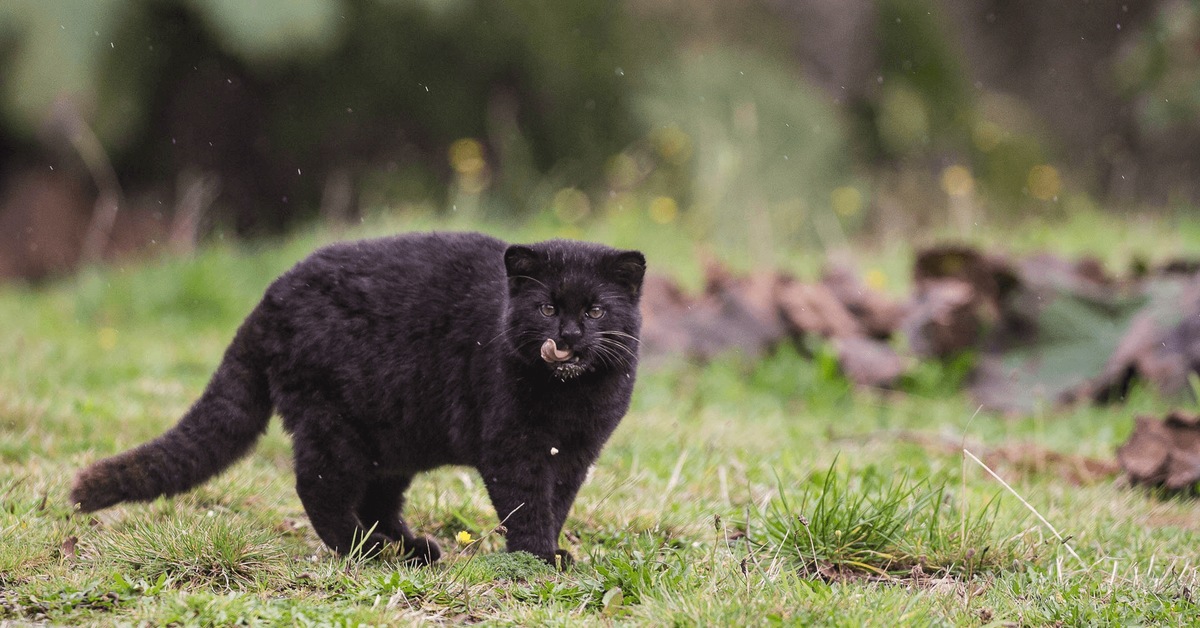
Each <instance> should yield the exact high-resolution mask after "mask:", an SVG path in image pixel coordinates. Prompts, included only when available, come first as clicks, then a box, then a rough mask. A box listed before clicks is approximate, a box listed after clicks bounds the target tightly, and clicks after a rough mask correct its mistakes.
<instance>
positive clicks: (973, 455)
mask: <svg viewBox="0 0 1200 628" xmlns="http://www.w3.org/2000/svg"><path fill="white" fill-rule="evenodd" d="M963 453H964V454H966V455H967V456H970V458H971V460H974V461H975V463H976V464H978V465H979V466H981V467H983V470H984V471H987V472H988V475H991V476H992V477H994V478H996V481H997V482H999V483H1000V484H1001V485H1003V486H1004V488H1006V489H1008V492H1010V493H1012V494H1013V496H1014V497H1016V498H1017V499H1018V500H1020V502H1021V503H1022V504H1024V505H1025V507H1026V508H1028V509H1029V512H1032V513H1033V514H1034V516H1035V517H1037V518H1038V520H1039V521H1041V522H1042V524H1043V525H1045V526H1046V527H1047V528H1049V529H1050V531H1051V532H1053V533H1054V536H1055V537H1056V538H1058V540H1059V542H1061V543H1062V545H1063V547H1065V548H1067V551H1068V552H1070V553H1071V555H1072V556H1074V557H1075V560H1078V561H1079V564H1080V565H1083V568H1084V569H1085V570H1089V571H1090V570H1091V567H1089V566H1088V564H1087V563H1085V562H1083V558H1081V557H1080V556H1079V554H1077V553H1075V549H1074V548H1072V547H1071V544H1070V543H1068V542H1067V539H1064V538H1063V536H1062V535H1061V534H1059V533H1058V530H1057V529H1056V528H1055V527H1054V526H1053V525H1051V523H1050V522H1049V521H1047V520H1046V518H1045V517H1043V516H1042V513H1040V512H1038V511H1037V509H1036V508H1034V507H1033V505H1032V504H1030V503H1029V502H1027V501H1025V498H1024V497H1021V494H1020V493H1018V492H1017V491H1016V490H1015V489H1014V488H1013V487H1012V486H1010V485H1009V483H1008V482H1005V481H1004V478H1002V477H1000V476H999V475H996V472H995V471H992V468H991V467H989V466H987V464H985V463H984V462H983V461H982V460H980V459H979V458H977V457H975V454H973V453H971V451H970V450H969V449H966V448H965V447H964V448H963Z"/></svg>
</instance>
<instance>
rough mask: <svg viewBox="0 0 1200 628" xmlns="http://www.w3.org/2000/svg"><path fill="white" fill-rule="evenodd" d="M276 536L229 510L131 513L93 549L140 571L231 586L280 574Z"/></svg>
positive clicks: (281, 562) (280, 553) (244, 585)
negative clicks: (154, 515) (153, 515)
mask: <svg viewBox="0 0 1200 628" xmlns="http://www.w3.org/2000/svg"><path fill="white" fill-rule="evenodd" d="M276 540H277V535H276V534H275V533H274V532H273V531H272V530H269V529H264V528H263V527H262V526H261V525H257V524H255V523H253V522H247V521H243V520H241V519H239V518H236V517H231V516H229V515H228V514H222V516H220V517H215V516H212V517H205V516H199V517H195V516H193V517H169V518H166V519H165V520H157V521H156V520H153V519H146V518H140V517H131V518H130V520H129V521H128V522H127V523H125V524H124V525H123V526H122V527H121V528H120V529H119V530H117V531H115V532H114V533H113V534H111V535H107V536H106V537H103V540H102V541H101V542H100V544H99V545H98V546H97V548H96V551H97V553H98V554H99V556H100V557H102V558H104V559H106V560H110V561H113V562H116V563H118V564H120V565H122V566H124V567H125V568H127V569H129V570H130V571H131V572H132V573H135V574H138V575H142V576H146V577H151V578H154V577H160V576H163V575H166V576H168V577H170V578H171V579H172V580H173V581H174V582H175V583H177V584H179V585H191V586H198V587H213V588H217V589H224V590H234V589H245V588H252V587H253V586H254V585H256V584H257V583H258V582H260V581H262V580H263V579H265V578H269V577H271V576H277V575H279V574H280V573H282V572H283V565H284V561H285V560H286V556H285V554H284V552H283V551H282V550H281V549H280V548H279V547H278V546H277V545H275V541H276Z"/></svg>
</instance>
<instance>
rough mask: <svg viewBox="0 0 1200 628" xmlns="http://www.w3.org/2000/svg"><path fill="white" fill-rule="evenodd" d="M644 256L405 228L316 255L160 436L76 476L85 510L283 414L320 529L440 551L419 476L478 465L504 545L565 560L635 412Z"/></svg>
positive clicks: (271, 298) (273, 290) (196, 478)
mask: <svg viewBox="0 0 1200 628" xmlns="http://www.w3.org/2000/svg"><path fill="white" fill-rule="evenodd" d="M645 263H646V262H645V258H644V257H643V256H642V254H641V253H639V252H636V251H618V250H614V249H611V248H608V247H605V246H601V245H598V244H589V243H584V242H573V241H565V240H552V241H548V242H542V243H538V244H533V245H529V246H519V245H513V246H509V245H506V244H505V243H504V242H501V241H500V240H497V239H495V238H491V237H488V236H485V235H481V234H474V233H431V234H410V235H403V236H398V237H392V238H384V239H378V240H366V241H361V242H350V243H342V244H336V245H333V246H330V247H327V248H325V249H322V250H320V251H317V252H316V253H314V254H313V255H312V256H310V257H309V258H308V259H306V260H304V261H302V262H300V263H299V264H298V265H296V266H295V267H294V268H292V269H291V270H290V271H288V272H287V273H285V274H284V275H283V276H281V277H280V278H279V279H277V280H276V281H275V283H274V284H272V285H271V287H270V288H268V289H267V292H266V295H265V296H264V297H263V300H262V301H261V302H260V303H259V305H258V307H256V308H255V309H254V311H253V312H251V313H250V315H249V317H247V318H246V320H245V322H243V323H242V326H241V328H239V329H238V331H237V335H236V336H235V337H234V339H233V342H232V343H231V344H230V346H229V348H228V349H227V350H226V351H225V357H224V359H223V360H222V362H221V364H220V366H219V367H218V368H217V371H216V373H215V374H214V375H213V377H212V380H211V381H210V382H209V384H208V387H207V388H206V389H205V391H204V394H203V395H202V396H201V397H200V399H199V400H198V401H197V402H196V403H195V405H193V406H192V408H191V409H190V410H189V411H188V412H187V413H186V414H185V415H184V416H183V418H182V419H180V421H179V423H178V424H177V425H176V426H175V427H174V428H172V429H171V430H169V431H168V432H167V433H165V434H163V435H162V436H160V437H158V438H157V439H155V440H153V441H150V442H148V443H145V444H143V445H141V446H139V447H136V448H134V449H132V450H130V451H127V452H125V453H122V454H120V455H117V456H114V457H112V458H108V459H105V460H101V461H99V462H97V463H95V464H93V465H92V466H90V467H88V468H86V469H83V470H82V471H80V473H79V474H78V476H77V477H76V479H75V484H74V487H73V488H72V490H71V500H72V502H73V503H76V504H78V505H79V507H80V508H81V509H82V510H83V511H93V510H98V509H101V508H106V507H108V506H112V505H114V504H117V503H119V502H123V501H143V500H151V499H154V498H156V497H158V496H161V495H173V494H175V493H179V492H181V491H185V490H188V489H190V488H192V487H194V486H196V485H197V484H200V483H201V482H203V481H205V480H207V479H208V478H210V477H212V476H213V475H215V474H217V473H219V472H220V471H221V470H223V469H225V468H226V467H228V466H229V465H231V464H232V463H233V462H235V461H236V460H238V459H239V458H241V457H242V456H243V455H245V454H246V453H247V452H248V451H249V450H250V448H251V447H252V446H253V444H254V442H255V440H257V438H258V437H259V436H260V435H261V434H262V433H263V431H264V430H265V429H266V426H267V422H268V420H269V418H270V416H271V411H272V409H275V410H277V411H278V412H279V414H280V415H281V416H282V417H283V425H284V428H285V429H286V430H287V431H288V432H290V433H291V435H292V443H293V449H294V454H295V471H296V492H297V493H299V495H300V501H301V502H303V504H304V509H305V511H306V512H307V513H308V516H309V519H310V520H311V521H312V525H313V528H314V529H315V530H316V532H317V534H318V535H320V537H321V540H322V541H324V542H325V544H326V545H328V546H329V547H330V548H332V549H333V550H335V551H337V552H339V553H342V554H345V553H347V552H350V551H352V550H353V549H354V546H355V544H356V543H358V542H361V541H362V540H363V538H364V535H366V534H367V531H368V530H371V529H372V528H373V529H374V531H373V532H372V533H371V534H370V535H369V536H366V537H365V539H366V542H365V543H364V544H363V547H364V548H365V549H366V551H367V552H374V551H377V550H378V549H379V548H381V547H382V545H383V544H384V543H387V542H395V541H399V542H402V543H403V548H404V551H406V552H408V553H409V556H410V559H411V560H414V561H418V562H424V563H428V562H432V561H435V560H437V559H438V557H439V556H440V555H441V551H440V550H439V549H438V546H437V544H436V543H434V542H433V541H432V540H429V539H426V538H417V537H416V536H414V535H413V533H412V531H411V530H409V528H408V526H407V525H405V523H404V519H403V518H401V516H400V511H401V508H402V506H403V504H404V491H405V489H407V488H408V485H409V482H410V481H411V480H412V478H413V475H414V474H416V473H417V472H420V471H424V470H427V469H432V468H434V467H439V466H441V465H447V464H460V465H469V466H472V467H474V468H476V469H478V470H479V473H480V474H481V475H482V477H483V480H484V482H485V484H486V485H487V489H488V493H489V495H490V496H491V499H492V504H493V505H494V506H495V508H496V513H497V515H498V516H499V518H500V519H502V520H504V525H505V527H506V528H507V545H508V550H509V551H518V550H524V551H527V552H530V553H532V554H535V555H536V556H538V557H540V558H542V559H543V560H546V561H547V562H550V563H552V564H553V563H554V562H555V559H556V556H558V557H560V558H561V559H565V560H569V559H570V556H569V554H567V553H566V552H565V551H563V550H560V549H559V548H558V535H559V532H560V531H561V530H562V526H563V521H564V520H565V519H566V516H567V511H568V510H569V509H570V507H571V504H572V502H574V500H575V494H576V492H577V491H578V490H579V486H580V484H581V483H582V482H583V480H584V477H585V475H586V474H587V471H588V467H589V466H590V465H591V464H592V462H593V461H595V459H596V457H597V455H599V453H600V449H601V447H603V445H604V443H605V441H606V440H608V437H609V435H610V434H611V433H612V431H613V429H614V428H616V426H617V423H618V422H619V421H620V420H621V417H622V416H624V414H625V412H626V410H627V409H628V407H629V397H630V394H631V392H632V390H633V383H634V377H635V375H636V368H637V355H638V339H637V338H638V332H639V329H640V326H641V317H640V314H639V312H638V299H639V296H640V295H639V293H640V290H641V284H642V277H643V274H644V273H645Z"/></svg>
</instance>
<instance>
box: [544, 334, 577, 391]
mask: <svg viewBox="0 0 1200 628" xmlns="http://www.w3.org/2000/svg"><path fill="white" fill-rule="evenodd" d="M541 354H542V360H543V361H545V362H546V364H548V365H549V366H550V368H551V369H552V370H553V371H554V376H555V377H557V378H558V379H560V380H563V381H566V380H568V379H574V378H576V377H579V376H580V375H582V374H583V372H584V370H585V369H584V367H583V365H582V364H580V361H579V354H578V353H575V351H573V350H571V349H559V348H558V343H556V342H554V339H553V338H547V339H546V342H543V343H542V350H541Z"/></svg>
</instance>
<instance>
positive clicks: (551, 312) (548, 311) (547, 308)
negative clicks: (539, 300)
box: [538, 303, 554, 316]
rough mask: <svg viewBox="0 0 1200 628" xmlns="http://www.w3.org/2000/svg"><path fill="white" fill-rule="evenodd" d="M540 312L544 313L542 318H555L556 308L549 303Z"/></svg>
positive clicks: (544, 304) (539, 309) (543, 305)
mask: <svg viewBox="0 0 1200 628" xmlns="http://www.w3.org/2000/svg"><path fill="white" fill-rule="evenodd" d="M538 311H539V312H541V313H542V316H554V306H553V305H550V304H549V303H543V304H542V307H540V308H538Z"/></svg>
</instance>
